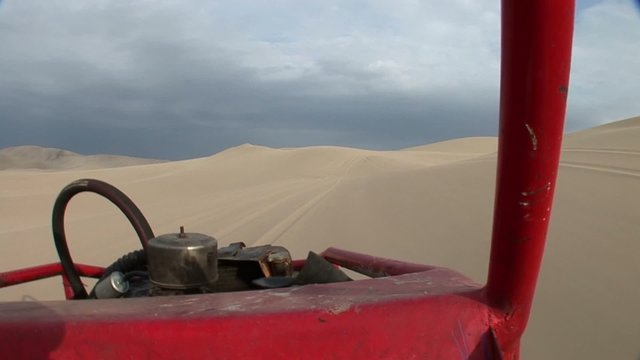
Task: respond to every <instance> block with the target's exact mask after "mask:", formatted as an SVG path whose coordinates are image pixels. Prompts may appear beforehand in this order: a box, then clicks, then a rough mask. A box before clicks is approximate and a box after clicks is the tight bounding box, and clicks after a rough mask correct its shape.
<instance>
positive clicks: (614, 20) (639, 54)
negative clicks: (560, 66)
mask: <svg viewBox="0 0 640 360" xmlns="http://www.w3.org/2000/svg"><path fill="white" fill-rule="evenodd" d="M639 15H640V14H639V13H638V12H637V9H636V8H635V7H634V4H633V2H632V1H620V0H606V1H602V2H600V3H598V4H594V5H592V6H590V7H588V8H587V9H585V10H584V11H582V12H581V13H579V14H578V16H577V18H576V25H575V38H574V47H573V61H572V74H571V90H570V91H571V93H570V97H569V116H571V115H572V112H573V114H574V116H575V115H577V116H580V117H581V118H582V119H583V121H584V122H583V123H582V124H581V127H584V126H585V125H595V124H599V123H603V122H608V121H614V120H620V119H624V118H628V117H632V116H637V115H640V102H638V95H637V94H639V93H640V75H638V71H639V69H640V16H639ZM576 127H578V126H576Z"/></svg>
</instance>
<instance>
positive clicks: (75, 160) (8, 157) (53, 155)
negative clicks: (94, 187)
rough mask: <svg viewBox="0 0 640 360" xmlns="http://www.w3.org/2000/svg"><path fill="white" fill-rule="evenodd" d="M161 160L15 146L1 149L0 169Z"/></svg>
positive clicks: (91, 166) (106, 165)
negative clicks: (81, 153)
mask: <svg viewBox="0 0 640 360" xmlns="http://www.w3.org/2000/svg"><path fill="white" fill-rule="evenodd" d="M160 162H163V161H162V160H153V159H140V158H134V157H130V156H118V155H80V154H78V153H74V152H71V151H67V150H61V149H55V148H45V147H40V146H29V145H24V146H13V147H8V148H4V149H0V170H6V169H39V170H68V169H100V168H113V167H121V166H134V165H143V164H153V163H160Z"/></svg>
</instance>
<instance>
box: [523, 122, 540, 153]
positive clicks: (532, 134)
mask: <svg viewBox="0 0 640 360" xmlns="http://www.w3.org/2000/svg"><path fill="white" fill-rule="evenodd" d="M524 126H525V127H526V128H527V132H529V138H530V139H531V147H532V148H533V151H536V150H538V138H537V137H536V133H535V132H533V129H532V128H531V126H530V125H529V124H524Z"/></svg>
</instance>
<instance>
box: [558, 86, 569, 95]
mask: <svg viewBox="0 0 640 360" xmlns="http://www.w3.org/2000/svg"><path fill="white" fill-rule="evenodd" d="M558 91H560V94H565V95H566V94H567V93H568V92H569V87H568V86H567V85H560V88H559V89H558Z"/></svg>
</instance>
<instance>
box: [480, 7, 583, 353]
mask: <svg viewBox="0 0 640 360" xmlns="http://www.w3.org/2000/svg"><path fill="white" fill-rule="evenodd" d="M573 20H574V1H573V0H503V1H502V66H501V84H500V137H499V146H498V172H497V181H496V199H495V210H494V222H493V239H492V245H491V261H490V264H489V276H488V282H487V286H486V295H487V298H488V301H489V303H490V305H492V306H494V307H496V308H498V309H501V310H502V311H504V313H505V315H506V316H505V319H509V320H508V321H507V322H506V323H505V324H504V325H503V326H502V327H499V328H498V329H496V331H497V336H498V341H499V343H500V345H501V348H502V350H503V351H504V354H505V358H509V359H512V358H513V357H512V356H517V355H514V354H517V353H518V346H519V340H520V336H521V334H522V332H523V331H524V328H525V326H526V323H527V320H528V318H529V312H530V308H531V303H532V300H533V295H534V291H535V286H536V281H537V278H538V272H539V269H540V263H541V259H542V254H543V250H544V245H545V239H546V235H547V228H548V225H549V217H550V212H551V206H552V200H553V194H554V190H555V185H556V175H557V169H558V161H559V156H560V146H561V142H562V132H563V126H564V117H565V108H566V100H567V92H568V85H569V68H570V63H571V42H572V36H573Z"/></svg>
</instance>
